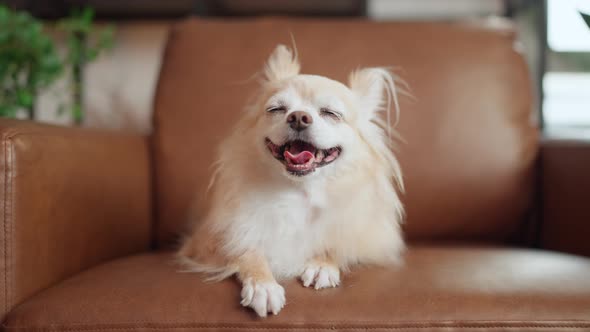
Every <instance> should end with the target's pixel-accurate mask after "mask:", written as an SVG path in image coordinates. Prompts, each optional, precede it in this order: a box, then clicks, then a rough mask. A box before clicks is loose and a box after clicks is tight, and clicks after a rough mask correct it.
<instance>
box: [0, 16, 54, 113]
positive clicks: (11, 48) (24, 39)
mask: <svg viewBox="0 0 590 332" xmlns="http://www.w3.org/2000/svg"><path fill="white" fill-rule="evenodd" d="M62 71H63V65H62V62H61V60H60V58H59V56H58V54H57V52H56V50H55V46H54V44H53V41H52V40H51V38H50V37H49V36H48V35H46V34H45V33H44V31H43V25H42V23H41V22H39V21H38V20H36V19H35V18H33V17H32V16H31V15H29V14H28V13H26V12H16V11H12V10H10V9H8V8H7V7H5V6H0V116H5V117H18V116H19V113H21V111H26V117H28V118H29V119H34V118H35V99H36V97H37V95H38V93H39V91H40V90H41V89H43V88H45V87H47V86H49V85H51V84H52V83H53V82H54V81H55V80H56V79H57V78H58V77H59V75H60V74H61V73H62Z"/></svg>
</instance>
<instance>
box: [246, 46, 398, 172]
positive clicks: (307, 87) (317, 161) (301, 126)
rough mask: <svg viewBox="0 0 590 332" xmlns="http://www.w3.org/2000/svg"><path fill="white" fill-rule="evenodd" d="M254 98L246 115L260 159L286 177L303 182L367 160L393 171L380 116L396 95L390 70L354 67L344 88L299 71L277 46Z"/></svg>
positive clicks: (289, 53) (290, 56)
mask: <svg viewBox="0 0 590 332" xmlns="http://www.w3.org/2000/svg"><path fill="white" fill-rule="evenodd" d="M257 97H258V98H257V99H256V100H257V101H256V102H255V103H254V104H253V105H252V106H251V107H250V108H249V113H250V115H251V116H252V119H253V126H252V127H251V129H252V131H251V133H252V135H253V136H255V137H253V139H254V140H256V141H257V144H259V147H260V149H258V150H259V151H258V152H259V153H262V154H263V155H262V156H260V158H261V159H262V160H264V161H266V162H267V163H266V165H272V166H270V167H271V168H275V169H276V170H278V171H280V172H282V173H283V174H285V175H286V176H288V177H289V178H292V179H298V180H306V179H309V178H312V177H315V176H316V175H317V174H321V173H324V174H330V173H329V172H331V171H330V169H332V172H335V171H336V170H340V171H341V170H346V169H349V168H350V166H354V165H355V164H357V163H358V162H359V161H360V160H367V158H368V159H371V160H372V161H371V162H380V161H381V162H383V163H384V164H389V166H388V168H390V170H391V167H394V168H396V169H398V166H397V161H396V160H395V158H394V157H393V155H392V154H391V150H390V148H389V141H390V134H391V133H390V132H389V131H388V130H389V127H387V123H386V122H385V121H383V120H382V116H381V115H380V114H379V113H380V112H381V111H387V115H388V118H389V104H390V100H391V98H392V97H394V98H395V85H394V80H393V77H392V75H391V74H390V72H389V71H387V70H385V69H383V68H365V69H360V70H356V71H353V72H352V73H351V74H350V78H349V82H348V86H346V85H344V84H342V83H340V82H337V81H334V80H331V79H329V78H326V77H322V76H316V75H303V74H300V64H299V62H298V60H297V57H296V55H294V54H293V52H292V51H291V50H290V49H288V48H287V47H285V46H284V45H279V46H277V48H276V49H275V50H274V52H273V53H272V54H271V56H270V58H269V59H268V61H267V63H266V66H265V68H264V79H263V82H262V88H261V91H260V94H259V95H258V96H257ZM396 100H397V99H396ZM394 171H396V170H395V169H394ZM394 173H395V172H394ZM392 175H394V176H395V175H396V174H392Z"/></svg>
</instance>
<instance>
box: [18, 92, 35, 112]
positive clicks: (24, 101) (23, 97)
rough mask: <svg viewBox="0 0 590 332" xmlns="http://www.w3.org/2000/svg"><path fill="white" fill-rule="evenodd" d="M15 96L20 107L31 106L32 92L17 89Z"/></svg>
mask: <svg viewBox="0 0 590 332" xmlns="http://www.w3.org/2000/svg"><path fill="white" fill-rule="evenodd" d="M17 98H18V103H19V104H20V105H21V106H22V107H24V108H29V107H32V106H33V94H32V93H31V92H30V91H23V90H21V91H18V93H17Z"/></svg>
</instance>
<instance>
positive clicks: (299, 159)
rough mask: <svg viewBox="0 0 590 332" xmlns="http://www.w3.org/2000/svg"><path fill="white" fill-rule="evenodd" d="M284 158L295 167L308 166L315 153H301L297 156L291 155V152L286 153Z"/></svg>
mask: <svg viewBox="0 0 590 332" xmlns="http://www.w3.org/2000/svg"><path fill="white" fill-rule="evenodd" d="M284 156H285V159H287V161H289V162H290V163H291V164H294V165H302V164H307V162H309V161H310V160H311V159H312V158H314V156H313V153H311V152H309V151H301V152H299V153H298V154H296V155H293V154H291V152H289V151H285V153H284Z"/></svg>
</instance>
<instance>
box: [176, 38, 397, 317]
mask: <svg viewBox="0 0 590 332" xmlns="http://www.w3.org/2000/svg"><path fill="white" fill-rule="evenodd" d="M299 71H300V65H299V62H298V60H297V56H296V55H294V54H293V52H291V50H289V49H288V48H287V47H285V46H283V45H279V46H278V47H277V48H276V49H275V51H274V52H273V53H272V55H271V56H270V58H269V59H268V61H267V63H266V65H265V67H264V80H263V82H262V83H261V87H260V92H259V94H258V95H257V99H256V100H255V101H254V103H253V104H252V105H249V106H248V107H247V108H246V110H245V112H244V114H243V116H242V118H241V120H240V121H239V122H238V123H237V125H236V127H235V130H234V131H233V133H232V134H231V135H230V136H229V137H227V138H226V139H225V140H224V141H223V142H222V144H221V146H220V148H219V156H218V160H217V162H216V170H215V174H214V181H212V185H211V191H210V193H211V197H210V198H211V202H210V205H209V210H208V213H207V215H206V218H204V219H203V220H200V221H199V223H198V226H197V227H196V229H195V230H194V232H193V233H192V235H191V236H190V237H188V238H187V239H186V241H185V242H184V245H183V247H182V249H181V250H180V252H179V254H180V257H182V258H183V260H184V261H185V263H187V264H186V266H187V267H188V269H189V270H190V271H196V272H204V273H207V274H208V276H209V278H210V279H213V280H220V279H223V278H227V277H229V276H231V275H233V274H237V276H238V279H239V280H241V281H242V284H243V291H242V304H243V305H244V306H249V307H251V308H252V309H253V310H254V311H255V312H256V313H257V314H258V315H260V316H266V314H267V313H268V312H272V313H274V314H276V313H278V311H279V310H281V308H282V307H283V306H284V304H285V296H284V290H283V288H282V287H281V286H280V285H279V284H278V283H277V281H276V280H280V279H283V278H292V277H300V278H301V280H302V283H303V285H304V286H306V287H315V288H316V289H320V288H325V287H335V286H338V285H339V284H340V271H347V270H348V269H349V268H350V267H352V266H354V265H356V264H379V265H388V264H392V263H396V262H398V261H399V260H400V256H401V253H402V251H403V248H404V242H403V239H402V236H401V231H400V226H399V225H400V222H401V221H402V218H403V214H404V211H403V207H402V203H401V202H400V199H399V196H398V190H400V191H402V190H403V182H402V175H401V170H400V166H399V164H398V161H397V159H396V158H395V156H394V154H393V153H392V149H391V146H390V145H391V134H392V133H391V132H390V127H391V126H390V117H389V114H390V108H391V103H392V100H393V104H394V106H396V107H395V108H396V111H398V107H397V95H396V89H395V88H396V86H395V82H396V81H395V79H394V76H392V74H391V73H390V72H389V71H388V70H387V69H384V68H365V69H360V70H356V71H354V72H352V73H351V74H350V78H349V82H348V86H346V85H344V84H342V83H340V82H337V81H334V80H331V79H328V78H325V77H321V76H315V75H302V74H300V73H299ZM277 106H281V107H283V108H284V111H281V112H276V113H278V114H276V113H272V114H270V113H269V111H268V110H269V109H272V108H273V107H277ZM323 109H329V110H335V111H337V112H339V113H340V114H341V118H339V119H337V118H334V117H331V116H326V114H325V113H322V112H323V111H321V110H323ZM294 111H305V112H307V113H308V114H310V115H311V116H312V118H313V124H312V125H311V126H309V128H307V129H305V130H303V131H301V132H297V131H295V130H292V129H291V128H290V127H289V126H288V124H287V123H286V118H287V117H288V116H289V114H291V113H292V112H294ZM383 111H385V112H386V114H387V116H386V118H387V121H383V120H382V118H383V117H382V116H381V114H380V113H381V112H383ZM266 139H269V140H270V141H272V142H274V143H275V144H278V145H280V144H284V143H285V142H288V141H290V140H294V139H301V140H304V141H306V142H310V143H312V144H313V145H314V146H315V147H317V148H318V149H329V148H331V147H335V146H338V147H339V148H341V152H340V155H339V157H338V158H337V159H336V160H334V161H333V162H332V163H330V164H328V165H325V166H323V167H318V168H317V169H315V171H314V172H312V173H310V174H307V175H304V176H296V175H293V174H292V173H290V172H288V171H287V170H286V166H285V165H284V164H283V163H282V162H280V161H278V160H277V159H276V158H275V157H274V156H273V154H272V153H271V152H270V151H269V148H268V147H267V145H266V143H265V140H266ZM396 187H397V188H398V190H396Z"/></svg>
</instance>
